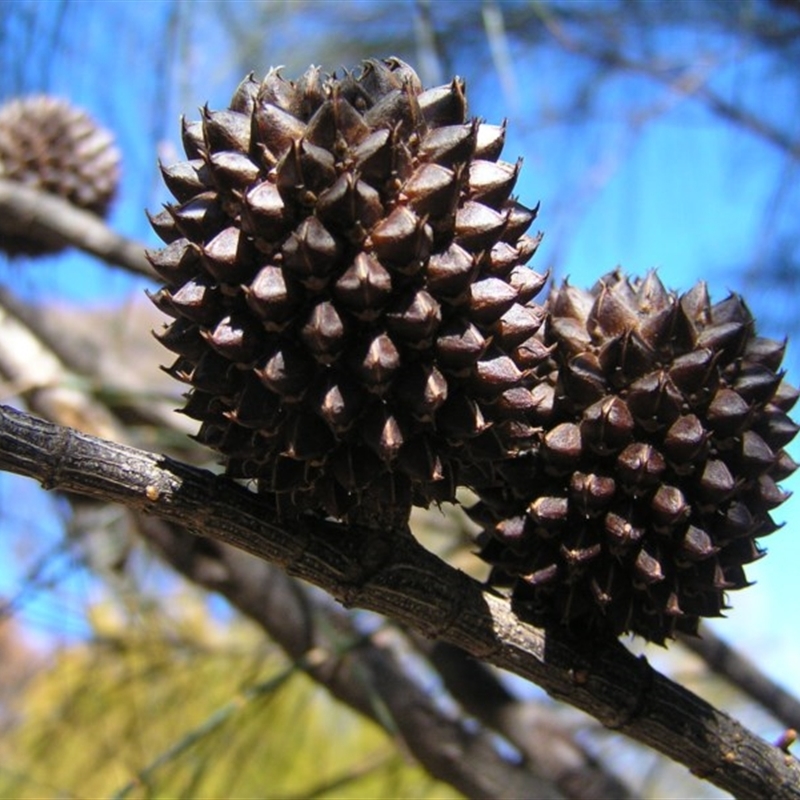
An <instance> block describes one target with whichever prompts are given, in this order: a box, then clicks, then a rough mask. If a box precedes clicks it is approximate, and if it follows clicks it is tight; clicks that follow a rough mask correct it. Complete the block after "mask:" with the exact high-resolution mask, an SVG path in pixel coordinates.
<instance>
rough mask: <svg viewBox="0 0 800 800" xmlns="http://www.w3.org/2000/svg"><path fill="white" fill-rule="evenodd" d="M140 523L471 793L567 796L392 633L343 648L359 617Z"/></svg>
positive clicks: (221, 553) (166, 552) (176, 562)
mask: <svg viewBox="0 0 800 800" xmlns="http://www.w3.org/2000/svg"><path fill="white" fill-rule="evenodd" d="M137 519H138V526H139V528H140V532H141V533H142V535H143V536H144V538H145V539H146V540H147V541H149V542H150V543H151V544H152V545H154V546H155V547H156V549H157V550H158V552H159V553H160V554H161V555H162V556H163V558H164V559H165V560H166V561H167V563H169V564H170V565H172V566H173V567H174V568H175V569H177V570H178V571H179V572H181V573H182V574H183V575H185V576H186V577H187V578H189V579H190V580H192V581H193V582H195V583H198V584H200V585H202V586H204V587H206V588H207V589H210V590H211V591H214V592H218V593H220V594H222V595H224V596H225V597H226V598H227V599H228V600H229V601H230V602H231V604H232V605H233V606H235V607H236V608H238V609H239V610H240V611H241V612H242V613H244V614H245V615H246V616H248V617H249V618H250V619H252V620H255V622H257V623H258V624H259V625H260V626H261V627H262V628H263V629H264V630H265V631H266V633H267V634H268V635H269V636H270V638H272V639H273V640H274V641H276V642H277V643H278V644H279V645H280V646H281V647H282V648H283V649H284V651H285V652H286V653H287V655H288V656H289V657H290V658H292V659H293V660H295V661H300V660H303V659H304V660H305V661H310V662H311V664H312V666H311V667H310V668H309V669H308V673H309V674H310V675H311V677H313V678H314V679H315V680H316V681H318V682H319V683H320V684H322V685H323V686H325V687H326V688H327V689H328V691H330V692H331V694H332V695H333V696H334V697H336V698H337V699H339V700H341V701H343V702H344V703H346V704H347V705H348V706H350V707H351V708H353V709H355V710H356V711H357V712H359V713H360V714H362V715H364V716H366V717H367V718H369V719H371V720H373V721H374V722H376V723H377V724H379V725H381V726H383V727H384V728H386V729H387V730H388V732H389V733H390V734H391V733H392V732H393V728H394V729H395V732H396V734H397V735H398V736H399V737H400V738H401V739H402V742H403V744H404V746H405V747H406V748H407V749H408V751H409V752H410V753H411V754H412V755H413V756H414V758H415V759H416V760H417V761H418V762H419V763H420V764H421V765H422V766H423V767H424V768H425V769H427V771H428V772H429V773H430V774H431V775H433V776H434V777H436V778H438V779H439V780H442V781H445V782H446V783H449V784H450V785H451V786H454V787H455V788H456V789H458V791H460V792H462V793H464V794H465V795H467V796H468V797H487V798H488V797H500V796H505V797H531V798H551V797H554V796H557V795H558V791H557V789H556V788H555V787H554V786H553V784H552V783H551V782H550V781H549V780H547V779H546V778H542V777H538V776H537V775H536V773H535V771H534V770H529V769H528V768H526V767H525V766H523V765H518V764H513V763H511V762H509V761H507V760H505V759H503V758H502V757H500V756H499V755H498V753H497V751H496V750H495V748H494V745H493V743H492V742H491V739H490V738H489V736H488V735H487V734H486V733H484V732H482V731H478V732H474V733H473V732H470V731H469V730H468V729H467V728H465V727H464V726H463V724H461V723H460V722H459V721H457V720H456V719H453V718H451V717H450V716H448V715H447V714H445V713H444V712H442V711H441V710H440V709H438V708H437V707H436V705H435V704H434V703H433V702H432V701H431V699H430V697H428V695H427V694H426V693H425V692H424V691H423V689H422V688H420V686H419V685H418V684H417V683H416V682H415V681H414V680H413V679H412V678H411V677H410V675H409V673H408V671H407V670H406V669H405V668H404V667H403V665H402V664H401V663H400V662H399V660H398V658H397V655H396V654H395V652H394V649H395V648H394V646H393V642H392V636H391V635H390V634H391V632H390V631H383V632H381V631H378V632H377V633H375V634H373V635H372V636H371V637H369V638H368V639H364V642H363V644H361V645H359V646H358V647H355V648H350V647H348V648H346V649H345V648H342V646H341V645H342V642H346V643H351V642H353V641H355V640H357V639H359V638H362V636H363V635H362V634H361V633H360V632H359V631H358V630H357V629H356V628H355V626H354V624H353V620H352V619H351V618H350V617H349V616H348V615H347V614H345V613H343V612H342V611H340V610H337V609H336V608H334V607H332V606H331V605H330V604H328V603H323V602H322V601H321V600H320V599H317V598H315V597H314V596H313V595H312V594H311V593H310V592H309V591H308V590H307V589H306V588H305V587H303V586H301V585H300V584H299V583H298V582H297V581H294V580H292V579H291V578H290V577H288V576H287V575H286V574H284V573H283V572H281V570H279V569H278V568H277V567H275V566H273V565H271V564H268V563H266V562H265V561H261V560H260V559H256V558H253V557H252V556H250V555H248V554H247V553H244V552H242V551H241V550H237V549H235V548H233V547H230V546H228V545H224V544H220V543H218V542H214V541H211V540H208V539H200V538H198V537H196V536H192V535H190V534H188V533H186V532H184V531H182V530H180V529H178V528H176V527H175V526H173V525H169V524H167V523H165V522H163V521H162V520H160V519H156V518H155V517H151V516H145V515H139V516H138V518H137ZM320 620H324V622H322V624H320ZM343 650H344V652H341V651H343ZM582 797H585V798H589V797H590V795H582Z"/></svg>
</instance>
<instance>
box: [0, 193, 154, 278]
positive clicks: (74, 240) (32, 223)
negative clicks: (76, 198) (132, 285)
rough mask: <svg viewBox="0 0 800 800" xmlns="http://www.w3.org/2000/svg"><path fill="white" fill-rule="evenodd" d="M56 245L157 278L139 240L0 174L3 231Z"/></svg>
mask: <svg viewBox="0 0 800 800" xmlns="http://www.w3.org/2000/svg"><path fill="white" fill-rule="evenodd" d="M21 231H24V232H25V235H26V236H27V237H28V238H30V239H38V240H40V241H41V242H42V243H43V244H46V245H50V246H53V247H58V248H60V247H77V248H78V249H79V250H83V251H84V252H86V253H89V254H91V255H93V256H96V257H97V258H99V259H101V260H102V261H105V262H106V263H108V264H111V265H112V266H115V267H121V268H123V269H126V270H128V271H129V272H132V273H134V274H136V275H144V276H145V277H147V278H152V279H155V280H158V278H157V275H156V273H155V271H154V270H153V268H152V267H151V266H150V264H149V262H148V261H147V259H146V258H145V255H144V248H143V247H142V245H141V244H139V243H138V242H134V241H131V240H130V239H126V238H125V237H124V236H120V235H119V234H118V233H115V232H114V231H112V230H111V228H109V227H108V226H107V225H106V224H105V223H104V222H103V221H102V220H101V219H100V218H99V217H97V216H95V215H94V214H90V213H89V212H87V211H82V210H81V209H79V208H76V207H75V206H74V205H72V204H71V203H70V202H69V201H67V200H62V199H61V198H60V197H56V196H55V195H51V194H47V193H46V192H41V191H39V190H37V189H33V188H31V187H30V186H24V185H23V184H21V183H17V182H16V181H10V180H7V179H5V178H0V234H2V233H7V234H19V233H20V232H21Z"/></svg>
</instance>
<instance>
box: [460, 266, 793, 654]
mask: <svg viewBox="0 0 800 800" xmlns="http://www.w3.org/2000/svg"><path fill="white" fill-rule="evenodd" d="M547 310H548V311H549V318H548V323H547V326H546V332H545V333H544V341H543V343H542V344H543V347H544V346H549V347H550V348H551V350H552V353H553V355H552V360H551V361H549V362H548V363H543V364H541V365H540V367H539V369H538V380H539V381H540V383H539V385H538V389H537V390H536V392H535V394H536V395H537V399H538V405H537V412H536V414H535V416H534V419H535V421H538V423H539V424H540V425H541V427H542V433H541V435H540V437H539V440H538V442H537V445H536V447H535V448H534V449H533V451H532V452H531V453H529V454H528V455H526V456H525V457H524V458H522V459H519V460H518V461H517V462H516V463H514V464H513V465H509V467H508V468H505V469H504V473H505V479H506V482H505V484H504V485H503V486H502V488H501V489H500V490H496V491H494V492H484V493H483V496H482V500H481V502H480V503H479V505H478V506H477V507H475V508H474V509H473V516H474V517H475V519H476V520H477V521H479V522H480V524H482V525H483V527H484V533H483V534H482V542H483V549H482V557H483V558H484V559H485V560H486V561H488V562H489V563H491V564H493V565H494V569H493V575H492V579H491V580H492V581H494V582H495V583H496V584H497V585H506V586H508V585H511V586H513V598H514V603H515V607H516V609H517V612H518V614H519V615H520V616H522V617H524V618H526V619H528V620H530V621H533V622H535V623H537V624H549V623H556V624H567V625H569V626H570V627H572V628H574V629H576V630H594V631H596V632H597V633H611V634H614V635H618V634H621V633H623V632H633V633H636V634H639V635H641V636H643V637H645V638H646V639H649V640H652V641H655V642H659V643H663V642H664V640H665V639H666V638H669V637H672V636H674V634H675V633H676V632H678V631H680V632H685V633H690V634H694V633H696V632H697V626H698V622H699V619H700V618H701V617H714V616H720V615H721V614H722V611H723V610H724V609H725V608H726V605H725V602H726V598H725V593H726V591H727V590H730V589H739V588H742V587H744V586H747V585H748V582H747V579H746V577H745V572H744V569H743V566H744V565H746V564H748V563H750V562H752V561H754V560H755V559H757V558H759V557H760V556H761V555H763V551H762V550H761V549H760V548H759V546H758V545H757V544H756V542H755V539H756V538H758V537H760V536H765V535H767V534H769V533H772V532H773V531H774V530H775V529H776V528H777V526H776V524H775V523H774V522H773V520H772V518H771V516H770V512H771V511H772V509H774V508H775V507H776V506H777V505H779V504H780V503H781V502H782V501H783V500H784V499H785V497H786V495H785V493H784V492H782V491H781V489H780V488H779V487H778V486H777V484H776V482H777V481H780V480H782V479H784V478H786V477H787V476H788V475H790V474H791V473H792V472H793V471H794V469H795V467H796V465H795V463H794V462H793V461H792V459H791V458H790V457H789V455H788V454H787V453H786V451H785V450H784V449H783V448H784V447H785V446H786V445H787V444H788V443H789V442H790V441H791V439H792V438H793V437H794V435H795V433H796V431H797V429H798V428H797V426H796V425H795V424H794V423H793V422H792V421H791V420H790V419H789V417H788V416H787V412H788V411H789V410H790V409H791V407H792V406H793V404H794V402H795V401H796V399H797V396H798V392H797V391H796V390H795V389H793V388H792V387H791V386H789V385H788V384H787V383H786V382H785V381H783V379H782V377H783V373H782V372H780V371H779V368H780V364H781V360H782V358H783V351H784V347H785V343H780V342H775V341H772V340H769V339H765V338H761V337H758V336H756V332H755V324H754V321H753V318H752V316H751V314H750V311H749V310H748V308H747V306H746V305H745V304H744V302H743V301H742V299H741V298H740V297H738V296H737V295H731V296H730V297H728V298H727V299H725V300H722V301H721V302H718V303H715V304H712V303H711V301H710V299H709V296H708V292H707V290H706V286H705V284H704V283H699V284H697V285H696V286H695V287H694V288H693V289H691V290H690V291H688V292H686V293H685V294H683V295H680V296H679V295H677V294H675V293H673V292H668V291H667V290H665V288H664V287H663V285H662V284H661V282H660V281H659V279H658V277H657V276H656V275H655V273H650V274H649V275H648V276H647V277H646V278H645V279H644V280H629V279H627V278H625V277H624V276H622V275H621V274H620V273H619V272H614V273H612V274H609V275H607V276H605V277H604V278H603V279H601V280H600V281H599V282H598V283H597V285H596V286H595V287H594V288H593V289H592V290H591V291H584V290H581V289H577V288H575V287H574V286H570V285H568V284H567V283H564V284H563V285H562V286H561V287H560V288H557V289H554V290H553V292H552V294H551V296H550V297H549V299H548V303H547Z"/></svg>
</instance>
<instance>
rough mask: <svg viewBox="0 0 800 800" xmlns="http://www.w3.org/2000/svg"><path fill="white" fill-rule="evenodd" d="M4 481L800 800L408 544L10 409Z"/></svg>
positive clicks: (762, 768)
mask: <svg viewBox="0 0 800 800" xmlns="http://www.w3.org/2000/svg"><path fill="white" fill-rule="evenodd" d="M0 469H5V470H8V471H10V472H15V473H17V474H20V475H26V476H28V477H31V478H35V479H37V480H38V481H39V482H40V483H42V485H43V486H45V487H46V488H48V489H60V490H62V491H70V492H76V493H78V494H86V495H88V496H90V497H95V498H98V499H102V500H106V501H110V502H118V503H122V504H123V505H126V506H127V507H129V508H132V509H134V510H136V511H140V512H144V513H151V514H153V515H155V516H158V517H160V518H162V519H164V520H166V521H169V522H172V523H173V524H177V525H181V526H186V527H188V528H189V529H191V530H193V531H195V532H197V534H199V535H201V536H205V537H207V538H210V539H213V540H215V541H219V542H224V543H227V544H231V545H233V546H234V547H238V548H240V549H243V550H246V551H247V552H250V553H252V554H254V555H256V556H258V557H259V558H263V559H265V560H267V561H270V562H273V563H275V564H277V565H279V566H281V567H282V568H283V569H284V570H285V571H286V572H287V573H288V574H290V575H296V576H298V577H300V578H303V579H305V580H307V581H309V582H310V583H312V584H314V585H316V586H319V587H320V588H322V589H324V590H325V591H326V592H328V593H329V594H331V595H332V596H333V597H335V598H336V599H337V600H339V601H340V602H341V603H343V604H344V605H345V606H357V607H359V608H364V609H368V610H372V611H377V612H378V613H381V614H385V615H387V616H389V617H392V618H394V619H396V620H398V621H399V622H400V623H402V624H405V625H407V626H408V627H410V628H412V629H413V630H415V631H417V632H418V633H421V634H422V635H424V636H428V637H431V638H434V639H441V640H442V641H445V642H448V643H449V644H452V645H455V646H457V647H461V648H462V649H464V650H466V651H467V652H469V653H470V654H471V655H472V656H474V657H476V658H478V659H480V660H485V661H487V662H488V663H491V664H494V665H496V666H498V667H501V668H503V669H507V670H509V671H511V672H514V673H515V674H517V675H519V676H521V677H523V678H526V679H527V680H530V681H533V682H534V683H537V684H538V685H540V686H541V687H542V688H544V689H545V690H546V691H547V692H549V693H550V694H551V695H552V696H553V697H555V698H556V699H559V700H563V701H565V702H567V703H570V704H571V705H574V706H575V707H577V708H580V709H582V710H584V711H586V712H587V713H589V714H591V715H592V716H594V717H596V718H597V719H598V720H600V722H602V723H603V724H604V725H606V726H607V727H609V728H612V729H615V730H618V731H619V732H621V733H624V734H626V735H628V736H631V737H632V738H634V739H637V740H638V741H641V742H643V743H645V744H647V745H650V746H651V747H653V748H655V749H657V750H659V751H660V752H662V753H664V754H665V755H667V756H668V757H669V758H671V759H673V760H674V761H677V762H679V763H682V764H684V765H686V766H688V767H689V768H690V769H691V770H692V771H693V772H695V773H696V774H698V775H700V776H701V777H704V778H706V779H707V780H709V781H710V782H712V783H714V784H716V785H717V786H719V787H720V788H722V789H725V790H727V791H730V792H731V793H733V794H734V795H736V796H737V797H739V798H742V799H743V800H746V798H753V799H754V800H761V798H763V797H770V798H774V800H789V798H792V800H800V764H798V762H797V761H796V759H794V758H793V757H792V756H790V755H788V754H787V753H784V752H782V751H781V750H779V749H778V748H776V747H774V746H772V745H770V744H768V743H767V742H764V741H763V740H761V739H760V738H758V737H757V736H755V735H754V734H753V733H751V732H750V731H749V730H747V729H746V728H745V727H744V726H742V725H741V724H740V723H738V722H736V721H735V720H733V719H731V718H730V717H729V716H727V715H726V714H723V713H722V712H720V711H717V710H716V709H715V708H714V707H713V706H711V705H710V704H709V703H707V702H705V701H704V700H702V699H700V698H699V697H697V696H696V695H694V694H693V693H692V692H690V691H688V690H687V689H685V688H683V687H681V686H679V685H678V684H676V683H674V682H672V681H670V680H669V679H668V678H666V677H665V676H663V675H661V674H660V673H658V672H657V671H656V670H654V669H653V668H652V667H651V666H650V665H649V664H648V663H647V661H646V660H645V659H643V658H637V657H636V656H634V655H633V654H631V653H630V652H628V651H627V650H626V649H625V648H624V647H623V645H622V644H620V643H619V642H617V641H594V642H592V641H586V640H578V639H576V638H574V637H571V636H569V634H567V633H566V632H564V631H563V630H560V629H552V630H549V631H544V630H541V629H537V628H533V627H532V626H530V625H526V624H523V623H521V622H520V621H519V620H518V619H517V618H516V616H515V614H514V613H513V611H512V609H511V607H510V604H509V602H508V601H507V600H505V599H503V598H500V597H497V596H496V595H494V594H492V593H490V592H488V591H484V590H483V589H482V587H481V586H480V585H479V584H478V583H477V582H476V581H474V580H472V579H471V578H469V577H468V576H466V575H465V574H463V573H461V572H459V571H458V570H455V569H454V568H452V567H450V566H448V565H447V564H445V563H444V562H443V561H441V560H440V559H438V558H437V557H436V556H435V555H433V554H432V553H430V552H429V551H427V550H425V549H424V548H423V547H422V546H421V545H420V544H419V543H417V542H416V540H415V539H414V538H413V537H412V536H411V535H410V533H409V534H408V535H406V536H396V535H395V536H389V537H386V536H384V535H383V532H382V531H379V530H366V529H363V528H359V527H356V526H350V527H347V526H344V525H341V524H337V523H334V522H331V521H327V520H321V519H317V518H313V517H301V518H299V519H297V520H294V521H292V522H291V524H289V523H287V522H281V521H278V520H276V519H275V518H274V516H273V515H272V513H271V512H270V510H269V508H268V507H267V506H265V504H264V503H263V502H262V500H261V499H260V498H259V497H258V496H257V495H255V494H254V493H252V492H250V491H248V490H247V489H245V488H243V487H241V486H239V485H237V484H236V483H234V482H232V481H230V480H229V479H226V478H224V477H222V476H219V475H213V474H211V473H209V472H207V471H206V470H199V469H196V468H193V467H188V466H187V465H184V464H180V463H178V462H175V461H173V460H171V459H169V458H166V457H164V456H158V455H154V454H152V453H147V452H145V451H142V450H136V449H134V448H130V447H125V446H123V445H118V444H114V443H112V442H107V441H104V440H101V439H97V438H95V437H92V436H88V435H85V434H82V433H79V432H77V431H73V430H69V429H66V428H62V427H60V426H58V425H53V424H52V423H48V422H44V421H43V420H39V419H36V418H34V417H31V416H29V415H27V414H23V413H21V412H19V411H15V410H13V409H10V408H8V407H0Z"/></svg>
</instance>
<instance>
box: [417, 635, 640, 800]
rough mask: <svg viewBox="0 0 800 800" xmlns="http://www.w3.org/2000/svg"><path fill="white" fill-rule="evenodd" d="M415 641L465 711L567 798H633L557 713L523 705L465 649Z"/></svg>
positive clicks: (540, 705) (531, 703) (438, 643)
mask: <svg viewBox="0 0 800 800" xmlns="http://www.w3.org/2000/svg"><path fill="white" fill-rule="evenodd" d="M415 641H416V643H417V644H418V646H419V647H420V648H421V649H422V650H423V652H425V653H426V654H427V656H428V659H429V660H430V662H431V664H433V666H434V667H435V668H436V671H437V672H438V673H439V674H440V675H441V676H442V680H443V681H444V685H445V687H446V688H447V691H448V692H450V694H451V695H452V696H453V697H454V698H455V699H456V700H457V701H458V702H459V704H460V705H461V707H462V708H463V709H464V710H465V711H466V712H467V713H468V714H470V715H471V716H473V717H475V718H476V719H477V720H479V721H480V722H482V723H483V724H484V725H486V726H488V727H490V728H492V729H493V730H496V731H497V732H498V733H500V734H501V735H502V736H504V737H505V738H506V739H508V741H509V742H511V743H512V744H513V745H514V746H515V747H517V748H518V749H519V750H520V752H521V753H522V754H523V755H524V756H525V758H526V759H528V760H529V761H532V762H533V763H534V764H536V765H537V772H538V773H539V774H542V775H545V776H547V777H549V778H550V779H551V780H552V781H553V782H554V783H555V785H556V786H557V787H558V789H559V791H560V792H561V793H562V794H563V795H564V796H565V797H568V798H578V797H587V798H588V797H591V798H604V797H607V798H614V800H625V799H626V798H629V797H632V795H631V793H630V791H629V790H628V788H627V786H625V785H624V784H623V783H622V782H621V781H620V780H619V779H618V778H616V777H615V776H614V775H612V774H610V773H609V772H608V771H607V770H606V769H605V768H604V767H603V766H602V765H601V764H599V763H598V762H597V761H596V760H594V759H593V758H592V757H591V756H590V755H589V754H588V753H587V752H586V751H585V750H584V749H583V748H582V747H581V745H580V744H579V743H578V742H576V741H575V740H574V738H573V736H572V732H573V731H572V730H567V729H566V728H565V726H564V724H563V722H562V721H561V719H560V717H559V715H558V714H557V713H556V712H555V711H553V710H552V709H549V708H545V707H544V706H543V705H542V704H541V703H537V702H522V701H520V700H519V699H518V698H517V697H515V696H514V695H513V694H512V693H511V692H510V691H509V690H508V689H507V688H506V687H505V686H503V684H502V683H501V682H500V681H499V680H498V678H497V676H496V675H495V674H494V673H493V672H492V671H491V670H490V669H489V668H488V667H487V666H486V665H485V664H483V663H481V662H480V661H476V660H475V659H473V658H471V657H470V656H469V655H468V654H467V653H465V652H464V651H463V650H461V649H460V648H458V647H453V646H452V645H449V644H446V643H445V642H429V641H428V640H423V639H421V638H420V637H415Z"/></svg>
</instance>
